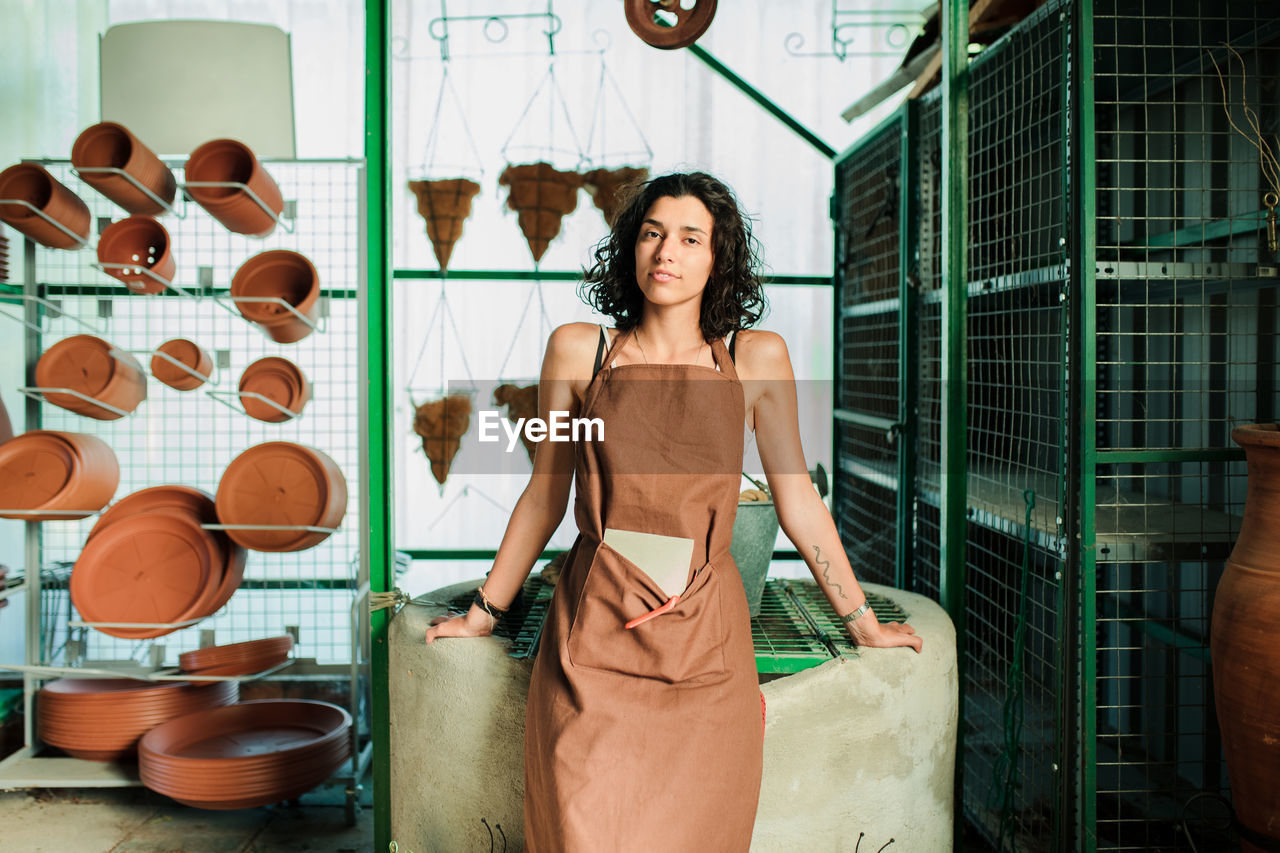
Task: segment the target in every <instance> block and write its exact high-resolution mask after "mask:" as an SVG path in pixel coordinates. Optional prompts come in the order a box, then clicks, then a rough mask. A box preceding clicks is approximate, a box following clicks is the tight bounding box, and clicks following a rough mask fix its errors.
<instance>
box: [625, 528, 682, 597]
mask: <svg viewBox="0 0 1280 853" xmlns="http://www.w3.org/2000/svg"><path fill="white" fill-rule="evenodd" d="M604 542H605V544H606V545H608V546H609V547H610V548H612V549H613V550H615V551H617V552H618V553H619V554H621V555H622V556H624V557H626V558H627V559H628V560H630V561H631V562H633V563H635V564H636V565H637V566H639V567H640V568H641V570H643V571H644V573H645V574H646V575H648V576H649V577H650V578H652V579H653V582H654V583H656V584H657V585H658V588H659V589H661V590H662V594H663V595H664V596H666V597H667V598H671V596H673V595H680V594H681V593H682V592H684V588H685V586H686V584H687V582H688V579H689V562H690V560H692V559H693V540H692V539H685V538H683V537H680V536H662V535H660V534H657V533H642V532H640V531H638V530H619V529H618V528H616V527H606V528H605V529H604Z"/></svg>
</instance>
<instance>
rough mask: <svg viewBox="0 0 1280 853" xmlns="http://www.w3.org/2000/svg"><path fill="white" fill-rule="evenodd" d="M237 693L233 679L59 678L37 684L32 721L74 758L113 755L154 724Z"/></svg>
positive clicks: (128, 750) (127, 751)
mask: <svg viewBox="0 0 1280 853" xmlns="http://www.w3.org/2000/svg"><path fill="white" fill-rule="evenodd" d="M239 698H240V685H239V683H238V682H235V681H216V682H211V683H208V684H192V683H191V682H188V681H166V682H159V683H157V682H151V681H141V680H137V679H133V678H60V679H58V680H57V681H51V682H49V683H48V684H46V685H45V686H44V687H42V688H40V693H39V698H38V700H37V702H38V704H37V707H36V724H37V726H38V731H39V733H40V737H41V738H42V739H43V740H44V741H45V742H47V743H50V744H52V745H53V746H56V747H58V748H59V749H62V750H64V751H66V752H68V753H70V754H71V755H74V756H75V757H77V758H84V759H88V760H90V761H117V760H119V759H122V758H129V757H130V756H132V755H133V754H134V751H135V749H136V748H137V745H138V738H140V737H142V735H144V734H145V733H146V732H147V731H148V730H149V729H151V728H153V727H154V726H158V725H160V724H161V723H163V722H165V721H167V720H171V719H173V718H174V717H181V716H183V715H184V714H191V713H194V712H196V711H204V710H206V709H209V708H217V707H220V706H222V705H230V704H232V703H233V702H235V701H236V700H237V699H239Z"/></svg>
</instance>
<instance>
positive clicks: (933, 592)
mask: <svg viewBox="0 0 1280 853" xmlns="http://www.w3.org/2000/svg"><path fill="white" fill-rule="evenodd" d="M918 131H919V137H918V140H917V142H916V144H915V156H916V168H917V169H918V174H919V180H918V187H919V190H918V192H919V204H918V217H919V218H918V220H917V222H916V227H917V232H918V233H917V238H916V240H917V246H918V253H919V259H918V265H917V268H916V275H915V278H916V281H917V282H918V284H917V289H918V291H919V307H918V313H917V325H916V342H915V346H916V350H917V353H916V361H917V373H918V375H917V391H916V395H917V396H916V400H915V408H916V417H917V419H918V425H917V428H916V430H917V439H916V482H917V492H918V493H919V492H923V491H924V490H927V489H929V488H932V489H933V490H934V491H935V492H936V491H937V484H938V480H939V470H940V467H939V466H940V465H941V462H942V393H943V387H942V307H943V306H942V300H941V298H940V297H941V291H940V288H941V287H942V147H941V146H942V98H941V91H940V90H939V89H934V90H933V91H931V92H929V93H928V94H926V95H925V96H924V97H922V98H921V99H920V103H919V121H918ZM941 536H942V534H941V519H940V518H939V514H938V508H937V499H936V498H935V500H934V502H933V503H932V504H930V503H928V502H927V501H925V500H922V499H918V500H917V506H916V519H915V539H914V542H913V543H912V544H913V553H914V566H913V567H912V578H913V584H914V586H913V589H914V590H915V591H916V592H919V593H922V594H924V595H927V596H929V597H930V598H932V599H933V600H935V601H937V600H938V598H939V595H940V594H941V592H940V589H941V576H940V572H939V569H940V565H941V559H942V555H941V550H940V545H939V543H940V542H941Z"/></svg>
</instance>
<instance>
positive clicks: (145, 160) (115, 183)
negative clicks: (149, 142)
mask: <svg viewBox="0 0 1280 853" xmlns="http://www.w3.org/2000/svg"><path fill="white" fill-rule="evenodd" d="M71 163H72V165H74V166H75V167H76V169H77V170H81V169H85V168H104V167H109V168H115V169H122V170H124V171H125V172H127V173H128V174H129V176H130V177H132V178H133V179H134V180H136V181H137V182H138V183H140V184H142V186H144V187H146V188H147V189H148V190H150V191H151V192H152V193H153V194H155V195H156V196H158V197H159V198H160V199H161V200H163V201H164V202H165V204H168V205H170V206H172V204H173V199H174V196H175V195H176V193H177V187H178V183H177V181H176V180H174V177H173V172H172V171H170V169H169V167H168V166H166V165H165V164H164V163H163V162H161V160H160V158H159V157H157V156H156V155H155V154H154V153H153V152H152V151H151V149H150V148H148V147H147V146H145V145H143V144H142V143H141V142H139V141H138V138H137V137H136V136H134V135H133V134H132V133H130V132H129V129H128V128H127V127H125V126H124V125H122V124H116V123H115V122H110V121H104V122H101V123H100V124H95V125H92V126H90V127H87V128H85V129H84V131H83V132H82V133H81V134H80V136H78V137H77V138H76V142H75V145H73V146H72V147H71ZM79 175H80V180H82V181H84V182H85V183H86V184H88V185H89V186H91V187H93V188H94V189H95V190H97V191H98V192H100V193H102V194H103V195H104V196H106V197H107V198H109V199H111V200H112V201H114V202H115V203H116V204H118V205H120V206H121V207H123V208H124V209H125V210H127V211H129V212H130V213H133V214H140V215H143V216H159V215H160V214H162V213H165V212H166V208H165V207H164V206H163V205H160V204H158V203H156V201H155V200H154V199H152V198H151V197H150V196H148V195H147V194H146V193H144V192H143V191H142V190H140V189H138V188H137V187H136V186H134V185H133V184H132V183H130V181H129V179H128V178H126V177H124V176H123V175H119V174H116V173H115V172H83V171H81V172H79Z"/></svg>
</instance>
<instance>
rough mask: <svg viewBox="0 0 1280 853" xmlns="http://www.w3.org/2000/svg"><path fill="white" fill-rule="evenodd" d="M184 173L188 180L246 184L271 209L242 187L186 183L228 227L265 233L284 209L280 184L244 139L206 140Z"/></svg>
mask: <svg viewBox="0 0 1280 853" xmlns="http://www.w3.org/2000/svg"><path fill="white" fill-rule="evenodd" d="M184 174H185V179H186V182H187V183H188V184H190V183H206V182H208V183H238V184H244V185H245V186H247V187H248V188H249V189H250V190H252V191H253V193H254V194H255V195H257V197H258V198H259V199H261V200H262V203H263V204H265V205H266V207H267V208H268V210H269V211H270V212H268V210H264V209H263V207H262V205H259V204H258V203H257V202H256V201H254V200H253V197H252V196H250V195H249V193H248V192H246V191H245V190H244V188H243V187H199V186H195V187H193V186H188V187H186V191H187V194H188V195H190V196H191V198H193V199H194V200H195V201H196V203H197V204H199V205H200V206H201V207H203V208H204V209H205V210H207V211H208V212H209V215H211V216H212V217H213V218H214V219H216V220H218V221H219V222H221V223H222V224H223V226H225V227H226V229H227V230H228V231H234V232H235V233H237V234H247V235H249V236H251V237H266V236H267V235H268V234H270V233H271V232H272V231H273V230H275V227H276V219H275V217H279V216H280V213H281V211H283V210H284V199H283V197H282V196H281V194H280V187H279V185H277V184H276V182H275V179H274V178H272V177H271V175H270V174H269V173H268V172H267V170H266V169H264V168H263V166H262V164H261V163H260V162H258V158H257V157H256V156H255V155H254V153H253V150H252V149H250V148H249V146H247V145H245V144H244V143H243V142H238V141H236V140H234V139H214V140H211V141H209V142H206V143H204V144H203V145H201V146H200V147H199V148H197V149H196V150H195V151H192V152H191V156H190V157H188V158H187V165H186V169H185V173H184ZM273 213H274V214H275V217H273V216H272V214H273Z"/></svg>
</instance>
